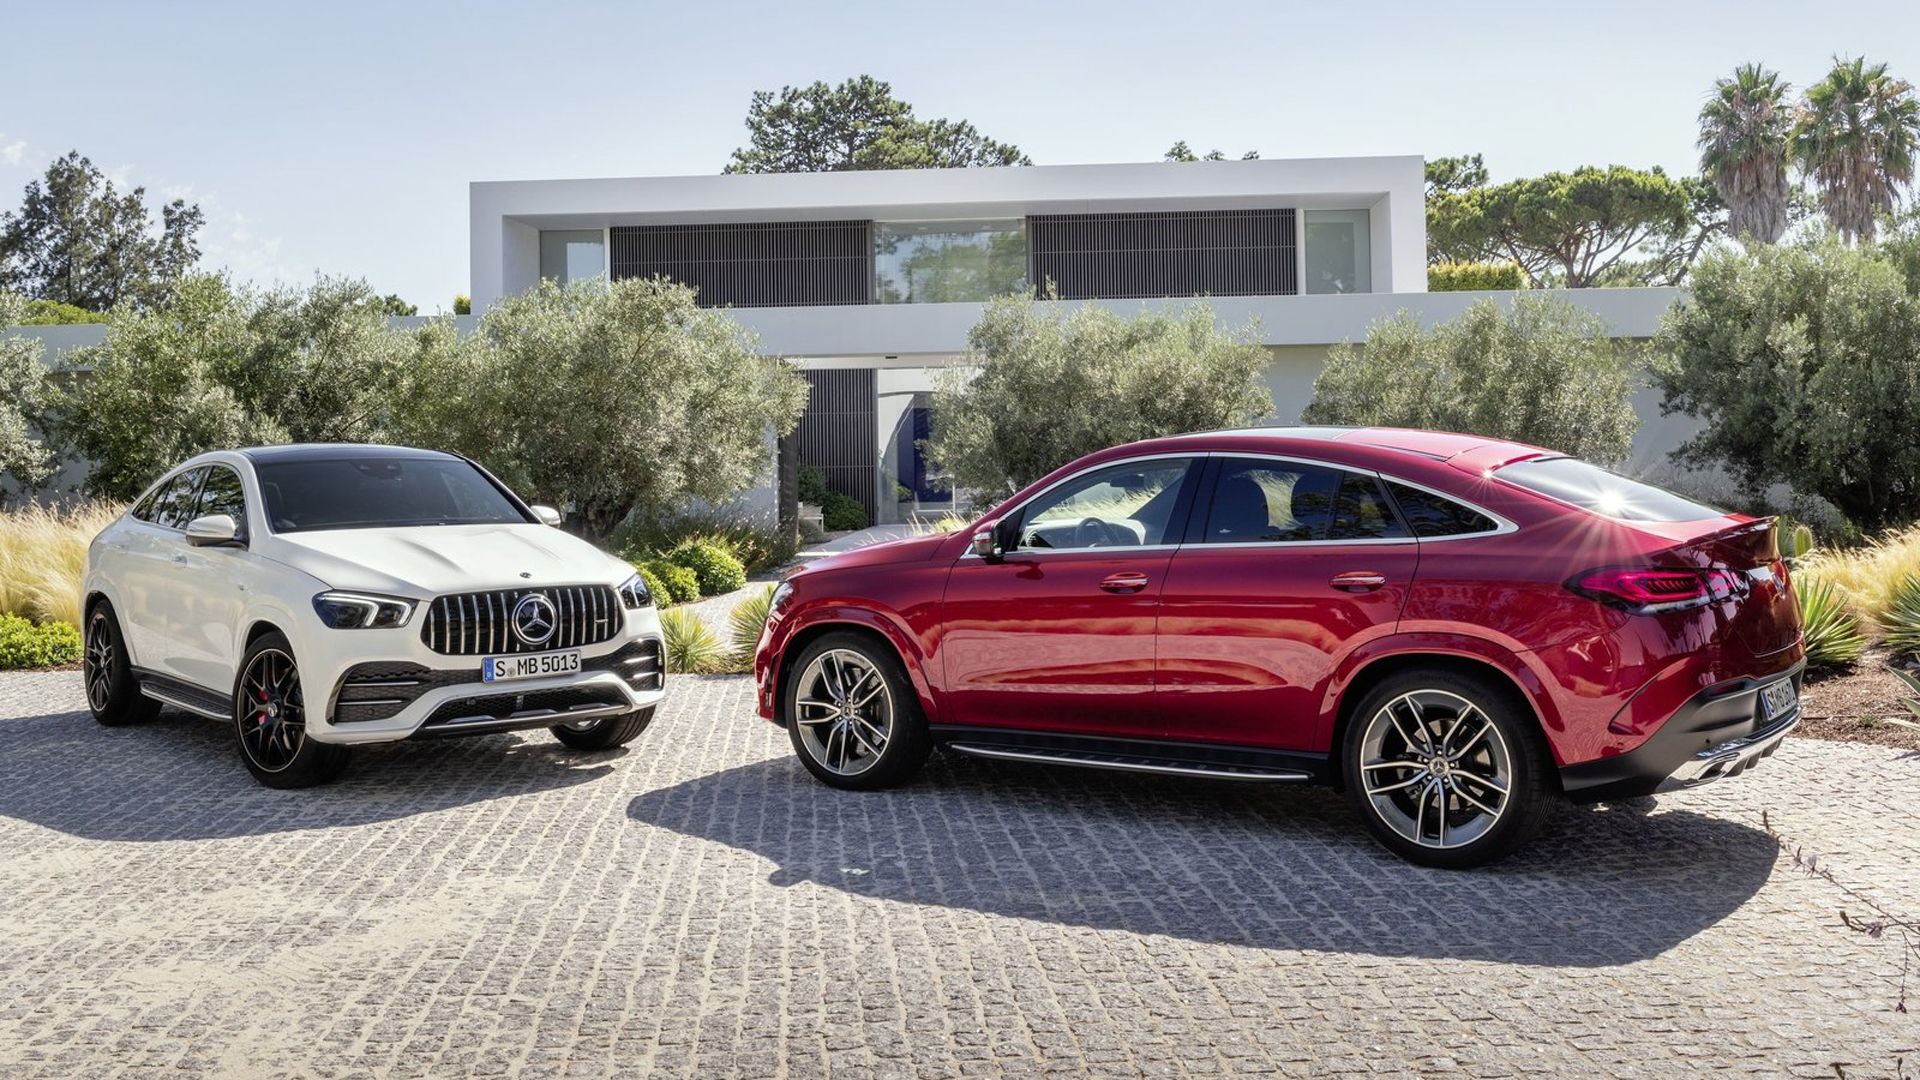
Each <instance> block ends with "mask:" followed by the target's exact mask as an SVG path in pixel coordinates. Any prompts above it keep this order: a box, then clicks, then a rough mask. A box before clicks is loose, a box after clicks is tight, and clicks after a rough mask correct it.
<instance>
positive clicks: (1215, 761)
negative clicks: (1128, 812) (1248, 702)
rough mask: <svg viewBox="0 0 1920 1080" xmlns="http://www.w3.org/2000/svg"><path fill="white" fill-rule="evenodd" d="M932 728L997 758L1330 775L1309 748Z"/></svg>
mask: <svg viewBox="0 0 1920 1080" xmlns="http://www.w3.org/2000/svg"><path fill="white" fill-rule="evenodd" d="M930 730H931V733H932V735H933V739H934V742H935V743H937V744H938V745H940V746H941V748H943V749H946V750H950V751H953V752H955V753H960V754H967V755H969V756H972V757H983V758H992V759H994V760H998V761H1022V762H1031V763H1034V764H1043V765H1072V766H1077V767H1079V768H1087V769H1110V770H1114V771H1117V772H1136V773H1157V774H1160V775H1164V776H1186V777H1199V778H1203V779H1212V780H1237V781H1250V782H1255V783H1292V784H1315V783H1317V784H1324V783H1327V782H1328V781H1329V780H1330V779H1331V777H1332V773H1331V769H1330V766H1329V764H1328V759H1327V755H1325V754H1313V753H1308V752H1305V751H1294V750H1268V749H1263V748H1259V747H1249V746H1218V745H1214V744H1210V743H1193V742H1176V741H1173V740H1161V739H1115V738H1106V737H1102V736H1097V735H1067V734H1061V733H1059V732H1041V731H1016V730H1011V729H1002V728H977V727H967V726H962V725H957V724H935V725H933V726H932V727H931V729H930Z"/></svg>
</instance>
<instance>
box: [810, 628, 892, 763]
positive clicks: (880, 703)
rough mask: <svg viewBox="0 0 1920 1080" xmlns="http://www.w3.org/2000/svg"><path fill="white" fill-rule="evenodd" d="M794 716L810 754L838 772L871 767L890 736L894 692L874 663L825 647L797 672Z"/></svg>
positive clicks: (849, 652) (844, 651) (883, 751)
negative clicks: (803, 668) (798, 676)
mask: <svg viewBox="0 0 1920 1080" xmlns="http://www.w3.org/2000/svg"><path fill="white" fill-rule="evenodd" d="M795 689H796V693H795V696H794V718H793V722H794V724H795V725H797V728H798V731H799V734H800V742H801V744H802V745H804V746H805V747H806V751H807V754H808V756H809V757H811V758H813V760H814V761H815V762H817V763H819V764H820V765H821V767H823V768H825V769H827V770H828V771H829V772H833V773H836V774H838V775H840V776H857V775H859V774H860V773H863V772H866V771H867V770H868V769H871V768H873V766H874V765H875V764H877V763H878V762H879V761H880V756H881V754H883V753H885V752H886V749H887V743H888V741H889V740H890V739H892V738H893V719H894V710H893V694H892V692H891V691H890V690H888V689H887V679H886V676H885V675H883V674H882V673H881V672H880V669H879V668H878V667H876V666H875V665H874V663H873V661H871V660H869V659H868V658H867V657H865V656H863V655H862V654H860V653H858V652H855V651H853V650H852V649H829V650H827V651H826V652H823V653H821V654H820V655H819V656H816V657H814V658H813V662H812V663H809V664H808V665H807V667H806V670H805V671H802V672H801V673H800V680H799V682H798V684H797V685H796V688H795Z"/></svg>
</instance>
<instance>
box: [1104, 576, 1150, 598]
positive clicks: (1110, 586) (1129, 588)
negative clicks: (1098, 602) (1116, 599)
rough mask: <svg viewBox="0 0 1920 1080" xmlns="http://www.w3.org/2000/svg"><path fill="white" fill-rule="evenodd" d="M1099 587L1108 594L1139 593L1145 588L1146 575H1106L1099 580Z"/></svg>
mask: <svg viewBox="0 0 1920 1080" xmlns="http://www.w3.org/2000/svg"><path fill="white" fill-rule="evenodd" d="M1100 587H1101V588H1102V589H1105V590H1107V591H1108V592H1114V593H1130V592H1139V591H1140V590H1141V589H1144V588H1146V587H1147V575H1145V574H1135V573H1123V574H1108V575H1107V576H1106V577H1104V578H1102V579H1100Z"/></svg>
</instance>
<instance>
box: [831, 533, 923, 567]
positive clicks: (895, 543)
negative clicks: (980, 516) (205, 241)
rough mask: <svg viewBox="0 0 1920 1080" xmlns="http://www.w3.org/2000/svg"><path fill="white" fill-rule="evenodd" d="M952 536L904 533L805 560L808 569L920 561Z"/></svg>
mask: <svg viewBox="0 0 1920 1080" xmlns="http://www.w3.org/2000/svg"><path fill="white" fill-rule="evenodd" d="M952 539H953V534H952V533H933V534H931V535H928V536H904V537H901V538H900V539H898V540H883V541H881V542H880V543H878V544H867V545H866V546H864V547H857V548H853V549H851V550H849V551H842V552H839V553H837V554H833V555H828V556H826V557H825V558H821V559H814V560H812V561H811V562H809V563H807V565H806V569H807V571H809V572H812V571H815V570H845V569H849V568H851V567H855V566H883V565H885V564H887V563H903V562H919V561H922V560H924V559H930V558H932V557H933V553H934V552H935V551H937V550H939V548H940V546H941V545H942V544H945V543H946V542H948V541H949V540H952Z"/></svg>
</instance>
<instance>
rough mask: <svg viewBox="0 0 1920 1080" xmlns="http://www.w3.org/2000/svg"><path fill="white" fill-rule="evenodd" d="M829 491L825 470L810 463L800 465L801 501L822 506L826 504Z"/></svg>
mask: <svg viewBox="0 0 1920 1080" xmlns="http://www.w3.org/2000/svg"><path fill="white" fill-rule="evenodd" d="M830 491H831V489H830V488H828V487H827V474H826V473H825V472H823V471H821V470H820V469H818V468H816V467H814V466H812V465H802V466H800V501H801V502H803V503H812V504H813V505H815V506H824V505H826V502H827V495H828V494H829V492H830Z"/></svg>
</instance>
